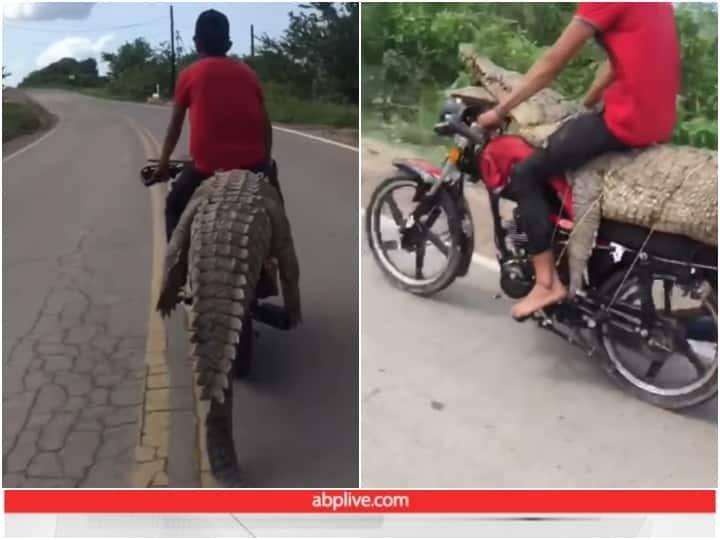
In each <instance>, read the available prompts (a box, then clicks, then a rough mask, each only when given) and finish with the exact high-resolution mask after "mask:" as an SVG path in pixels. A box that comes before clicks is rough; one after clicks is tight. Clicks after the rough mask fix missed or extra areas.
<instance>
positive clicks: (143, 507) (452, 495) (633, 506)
mask: <svg viewBox="0 0 720 540" xmlns="http://www.w3.org/2000/svg"><path fill="white" fill-rule="evenodd" d="M5 512H7V513H54V514H59V513H82V514H87V513H130V514H138V513H183V514H191V513H223V514H228V513H249V514H252V513H276V514H284V513H292V514H297V513H306V514H313V513H378V514H395V513H450V514H453V513H458V514H464V513H472V514H486V513H497V514H571V513H572V514H574V513H582V514H592V513H603V514H605V513H608V514H614V513H637V514H648V513H715V491H713V490H545V491H542V490H365V489H355V490H345V491H343V490H153V489H146V490H84V489H73V490H60V489H53V490H27V489H26V490H5Z"/></svg>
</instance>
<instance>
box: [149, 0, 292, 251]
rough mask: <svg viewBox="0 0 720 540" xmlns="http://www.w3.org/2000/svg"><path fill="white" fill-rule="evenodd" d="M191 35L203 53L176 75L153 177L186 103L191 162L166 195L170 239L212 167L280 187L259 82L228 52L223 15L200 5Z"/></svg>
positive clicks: (158, 176)
mask: <svg viewBox="0 0 720 540" xmlns="http://www.w3.org/2000/svg"><path fill="white" fill-rule="evenodd" d="M193 39H194V41H195V48H196V49H197V51H198V53H199V55H200V57H201V58H200V60H198V61H197V62H195V63H194V64H192V65H191V66H189V67H188V68H186V69H185V70H183V72H182V73H181V74H180V77H179V78H178V82H177V88H176V91H175V105H174V107H173V112H172V117H171V119H170V125H169V126H168V130H167V135H166V137H165V143H164V145H163V150H162V154H161V156H160V160H159V164H158V168H157V172H156V173H155V178H154V180H155V181H160V180H166V179H167V177H168V161H169V159H170V155H171V154H172V153H173V150H175V146H176V145H177V142H178V139H179V138H180V134H181V132H182V127H183V123H184V121H185V113H186V111H187V109H190V154H191V156H192V160H193V163H192V165H189V166H186V167H185V168H183V171H182V173H181V175H180V177H179V178H178V179H177V181H176V182H175V184H174V185H173V189H172V190H171V191H170V193H169V194H168V197H167V201H166V205H165V223H166V229H167V237H168V240H169V239H170V236H171V235H172V232H173V230H174V229H175V227H176V226H177V224H178V222H179V220H180V216H181V215H182V212H183V210H184V209H185V207H186V206H187V203H188V202H189V201H190V199H191V197H192V194H193V193H194V192H195V190H196V189H197V187H198V186H199V185H200V183H201V182H202V181H203V180H204V179H206V178H208V177H209V176H211V175H213V174H214V173H215V172H216V171H219V170H230V169H246V170H253V171H255V172H265V173H266V174H267V175H268V178H269V179H270V181H271V183H272V184H273V185H274V186H275V188H276V189H277V190H278V192H279V191H280V189H279V185H277V178H276V175H275V174H273V172H276V171H274V167H272V166H271V163H270V162H271V159H270V155H271V150H272V125H271V123H270V118H269V116H268V114H267V111H266V109H265V104H264V98H263V93H262V90H261V88H260V83H259V82H258V79H257V77H256V75H255V73H254V72H253V70H252V69H250V67H248V66H247V65H245V64H243V63H241V62H238V61H236V60H233V59H231V58H228V57H227V56H226V55H227V52H228V51H229V50H230V47H231V46H232V42H231V41H230V24H229V22H228V19H227V17H226V16H225V15H223V14H222V13H220V12H218V11H215V10H212V9H211V10H208V11H204V12H203V13H201V14H200V16H199V17H198V19H197V22H196V23H195V36H194V38H193ZM273 165H274V164H273Z"/></svg>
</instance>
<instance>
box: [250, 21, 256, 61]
mask: <svg viewBox="0 0 720 540" xmlns="http://www.w3.org/2000/svg"><path fill="white" fill-rule="evenodd" d="M254 56H255V27H254V26H253V25H252V24H251V25H250V58H253V57H254Z"/></svg>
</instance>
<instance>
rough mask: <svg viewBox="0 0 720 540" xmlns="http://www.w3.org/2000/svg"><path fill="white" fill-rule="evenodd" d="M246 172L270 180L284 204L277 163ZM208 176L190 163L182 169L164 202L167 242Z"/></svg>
mask: <svg viewBox="0 0 720 540" xmlns="http://www.w3.org/2000/svg"><path fill="white" fill-rule="evenodd" d="M248 170H251V171H253V172H256V173H264V174H265V175H266V176H267V177H268V179H269V180H270V185H272V186H273V187H274V188H275V189H276V190H277V192H278V194H279V195H280V201H281V202H283V204H284V200H283V196H282V192H281V191H280V183H279V182H278V172H277V163H276V162H275V160H272V161H271V162H270V164H264V163H263V164H262V165H257V166H254V167H250V168H249V169H248ZM210 176H212V175H209V174H202V173H200V172H199V171H198V170H197V169H196V168H195V166H194V165H193V164H192V163H188V164H187V165H185V166H184V167H183V170H182V172H181V173H180V176H179V177H178V179H177V180H176V181H175V182H174V184H173V187H172V189H171V190H170V193H168V196H167V199H166V200H165V232H166V234H167V239H168V242H169V241H170V237H171V236H172V233H173V231H174V230H175V227H177V224H178V223H179V222H180V216H182V213H183V210H185V207H186V206H187V204H188V203H189V202H190V199H191V198H192V196H193V193H195V190H196V189H197V188H198V186H199V185H200V184H201V183H202V181H203V180H205V179H206V178H209V177H210Z"/></svg>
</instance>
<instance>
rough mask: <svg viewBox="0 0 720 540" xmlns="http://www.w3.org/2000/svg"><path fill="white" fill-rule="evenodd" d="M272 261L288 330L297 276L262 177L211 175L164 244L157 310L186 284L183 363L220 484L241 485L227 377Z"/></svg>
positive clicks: (167, 306)
mask: <svg viewBox="0 0 720 540" xmlns="http://www.w3.org/2000/svg"><path fill="white" fill-rule="evenodd" d="M273 259H274V260H276V261H277V269H278V274H279V278H280V284H281V287H282V295H283V303H284V310H285V316H286V318H287V326H288V328H292V327H295V326H296V325H297V324H299V323H300V322H301V319H302V315H301V306H300V290H299V285H298V282H299V277H300V270H299V265H298V260H297V256H296V253H295V247H294V244H293V239H292V233H291V229H290V224H289V222H288V219H287V216H286V214H285V210H284V206H283V204H282V199H281V196H280V194H279V193H278V191H277V190H276V189H275V188H274V187H273V186H272V185H271V184H270V183H269V182H268V180H267V178H266V177H265V176H264V175H263V174H257V173H253V172H250V171H245V170H232V171H225V172H218V173H216V174H215V175H214V176H212V177H210V178H208V179H207V180H205V181H204V182H203V183H202V184H201V185H200V187H199V188H198V189H197V190H196V192H195V193H194V194H193V197H192V198H191V200H190V202H189V203H188V205H187V207H186V208H185V210H184V212H183V214H182V216H181V218H180V221H179V223H178V225H177V227H176V229H175V230H174V232H173V234H172V236H171V238H170V241H169V243H168V247H167V252H166V256H165V267H164V273H163V280H162V286H161V289H160V295H159V299H158V301H157V310H158V311H159V312H160V313H161V314H162V315H163V316H164V317H168V316H170V314H171V313H172V311H173V310H174V309H175V307H176V306H177V305H178V304H179V303H180V302H181V291H182V290H183V288H184V287H185V285H186V283H187V284H188V286H189V289H190V295H191V297H192V303H191V305H190V307H189V310H190V313H189V331H190V342H191V343H192V347H191V351H190V360H191V361H192V362H193V364H194V366H195V371H196V373H197V384H198V385H199V386H200V388H201V393H200V399H201V400H209V401H210V407H209V411H208V414H207V419H206V440H207V448H208V460H209V462H210V467H211V470H212V472H213V475H214V476H215V478H216V479H217V480H218V481H219V482H220V483H221V484H223V485H225V486H227V487H242V486H244V485H245V484H244V481H243V478H242V477H241V474H240V470H239V466H238V462H237V456H236V452H235V444H234V442H233V437H232V386H233V385H232V378H233V377H232V375H233V369H234V368H236V367H237V366H236V364H237V362H238V359H237V357H238V354H242V353H243V349H244V347H243V343H244V342H246V341H247V340H248V339H252V336H249V335H246V334H247V333H248V331H249V329H248V327H249V322H250V317H251V316H252V313H251V311H252V309H253V306H254V304H255V301H256V289H257V286H258V282H259V280H260V276H261V273H262V272H263V267H264V264H265V263H266V262H267V261H268V260H273Z"/></svg>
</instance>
